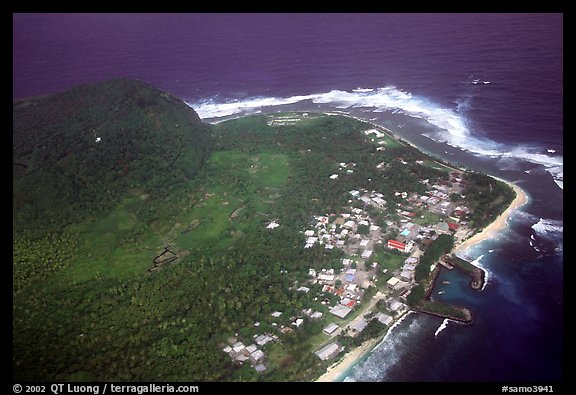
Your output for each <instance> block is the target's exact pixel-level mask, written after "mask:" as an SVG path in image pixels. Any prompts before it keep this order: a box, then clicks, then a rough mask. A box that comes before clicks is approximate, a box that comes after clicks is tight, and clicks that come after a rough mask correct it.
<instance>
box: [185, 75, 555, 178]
mask: <svg viewBox="0 0 576 395" xmlns="http://www.w3.org/2000/svg"><path fill="white" fill-rule="evenodd" d="M478 82H480V80H478ZM485 82H487V81H485ZM304 101H310V102H311V103H313V104H326V105H329V106H331V107H333V108H339V109H352V108H362V109H371V111H372V112H376V113H378V112H391V113H400V114H404V115H407V116H409V117H412V118H418V119H423V120H425V121H427V122H428V123H430V124H431V125H433V126H436V127H437V128H439V129H440V130H439V131H437V132H431V133H426V134H424V136H426V137H428V138H430V139H432V140H434V141H437V142H442V143H447V144H450V145H451V146H453V147H457V148H459V149H462V150H464V151H468V152H470V153H472V154H474V155H478V156H488V157H492V158H497V159H499V161H500V163H501V164H502V166H505V167H506V168H513V166H514V165H513V163H514V162H516V161H519V160H522V161H528V162H531V163H535V164H538V165H541V166H543V167H544V168H545V169H546V170H547V171H548V172H549V173H550V174H551V175H552V177H553V178H554V181H555V182H556V184H557V185H558V187H560V188H562V187H563V178H564V172H563V166H564V160H563V157H562V156H552V155H548V154H553V152H550V151H551V150H548V151H546V153H542V151H543V149H542V148H539V147H528V146H515V147H512V148H511V147H510V146H506V145H504V144H500V143H497V142H495V141H491V140H488V139H486V138H477V137H475V136H473V135H472V134H471V133H470V131H469V129H468V126H467V121H466V118H465V116H464V115H463V113H465V110H466V108H467V106H468V105H469V98H468V99H467V98H464V99H461V100H460V101H458V102H457V103H456V105H457V106H456V109H451V108H443V107H441V106H440V105H438V104H437V103H434V102H432V101H430V100H428V99H426V98H424V97H420V96H415V95H412V94H411V93H410V92H406V91H404V90H402V89H398V88H396V87H395V86H386V87H383V88H356V89H353V90H352V91H350V92H348V91H343V90H331V91H329V92H323V93H313V94H308V95H295V96H290V97H250V98H246V99H244V100H234V101H228V102H220V101H217V100H215V99H210V100H204V101H200V102H197V103H188V105H190V106H191V107H193V108H194V110H195V111H196V112H197V113H198V115H199V116H200V118H202V119H218V118H223V117H230V116H233V115H246V114H254V113H259V112H262V111H263V110H265V109H270V108H271V107H276V106H284V105H291V104H296V103H300V102H304Z"/></svg>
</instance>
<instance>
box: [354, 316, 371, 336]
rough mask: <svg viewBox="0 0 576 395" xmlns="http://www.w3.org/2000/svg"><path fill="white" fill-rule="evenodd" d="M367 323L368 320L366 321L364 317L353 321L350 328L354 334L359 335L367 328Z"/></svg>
mask: <svg viewBox="0 0 576 395" xmlns="http://www.w3.org/2000/svg"><path fill="white" fill-rule="evenodd" d="M367 325H368V321H366V320H365V319H364V318H363V317H362V318H360V319H357V320H355V321H354V322H352V323H351V324H350V326H349V328H350V329H352V336H353V337H356V336H358V335H359V334H360V332H362V331H363V330H364V328H366V326H367Z"/></svg>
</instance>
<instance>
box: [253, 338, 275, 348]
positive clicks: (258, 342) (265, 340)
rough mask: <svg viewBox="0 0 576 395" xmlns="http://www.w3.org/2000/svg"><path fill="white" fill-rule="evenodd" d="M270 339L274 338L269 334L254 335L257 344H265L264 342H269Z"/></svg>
mask: <svg viewBox="0 0 576 395" xmlns="http://www.w3.org/2000/svg"><path fill="white" fill-rule="evenodd" d="M272 340H274V339H272V338H271V337H270V336H268V335H260V336H258V337H256V339H255V341H256V344H258V345H259V346H263V345H265V344H266V343H269V342H271V341H272Z"/></svg>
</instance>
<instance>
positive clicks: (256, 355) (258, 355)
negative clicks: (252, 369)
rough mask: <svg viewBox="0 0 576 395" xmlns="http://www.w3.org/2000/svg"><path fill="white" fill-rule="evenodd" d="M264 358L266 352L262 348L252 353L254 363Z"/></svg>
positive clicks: (251, 357)
mask: <svg viewBox="0 0 576 395" xmlns="http://www.w3.org/2000/svg"><path fill="white" fill-rule="evenodd" d="M263 360H264V352H263V351H262V350H256V351H254V352H253V353H252V354H250V361H251V362H252V363H253V364H256V363H260V362H262V361H263Z"/></svg>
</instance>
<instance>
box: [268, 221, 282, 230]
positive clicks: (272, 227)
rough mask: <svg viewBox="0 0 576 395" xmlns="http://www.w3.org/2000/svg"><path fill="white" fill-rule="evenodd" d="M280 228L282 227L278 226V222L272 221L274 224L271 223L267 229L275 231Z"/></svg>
mask: <svg viewBox="0 0 576 395" xmlns="http://www.w3.org/2000/svg"><path fill="white" fill-rule="evenodd" d="M279 226H280V225H279V224H277V223H276V222H274V221H272V222H270V223H269V224H268V226H267V227H266V228H267V229H274V228H277V227H279Z"/></svg>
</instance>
